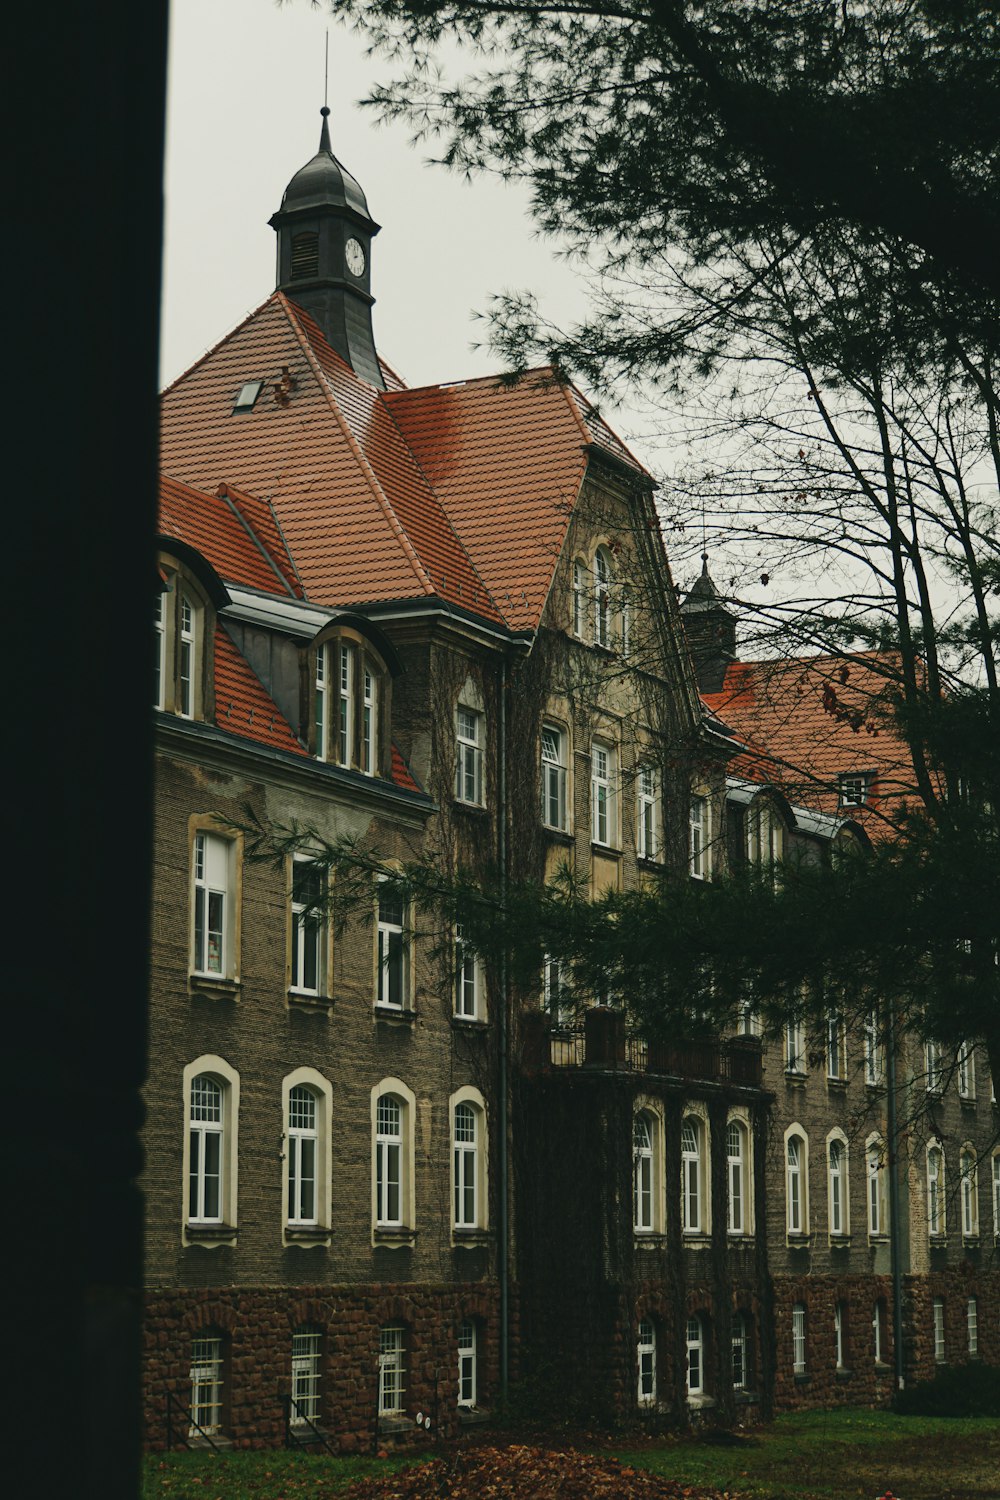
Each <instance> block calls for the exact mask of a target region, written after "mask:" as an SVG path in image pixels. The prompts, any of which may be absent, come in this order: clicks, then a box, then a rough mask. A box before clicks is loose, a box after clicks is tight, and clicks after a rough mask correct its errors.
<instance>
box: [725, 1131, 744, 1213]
mask: <svg viewBox="0 0 1000 1500" xmlns="http://www.w3.org/2000/svg"><path fill="white" fill-rule="evenodd" d="M726 1169H727V1181H728V1186H729V1210H728V1213H729V1223H728V1229H729V1233H730V1234H745V1233H746V1132H745V1130H744V1129H743V1126H742V1125H741V1124H740V1123H739V1121H738V1120H730V1122H729V1124H728V1126H727V1127H726Z"/></svg>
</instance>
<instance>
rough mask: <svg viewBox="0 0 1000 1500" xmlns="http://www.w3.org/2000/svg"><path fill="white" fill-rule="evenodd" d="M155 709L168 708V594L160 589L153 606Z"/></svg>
mask: <svg viewBox="0 0 1000 1500" xmlns="http://www.w3.org/2000/svg"><path fill="white" fill-rule="evenodd" d="M153 653H154V654H153V673H154V676H153V684H154V692H153V707H154V708H159V709H162V708H164V707H165V706H166V701H167V699H166V692H167V594H166V591H165V590H163V589H158V590H157V593H156V599H155V603H154V606H153Z"/></svg>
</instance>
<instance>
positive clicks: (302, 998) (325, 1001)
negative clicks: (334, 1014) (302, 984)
mask: <svg viewBox="0 0 1000 1500" xmlns="http://www.w3.org/2000/svg"><path fill="white" fill-rule="evenodd" d="M288 1004H289V1005H290V1006H293V1007H294V1008H295V1009H296V1010H332V1009H333V996H332V995H312V994H310V993H309V992H308V991H306V990H289V991H288Z"/></svg>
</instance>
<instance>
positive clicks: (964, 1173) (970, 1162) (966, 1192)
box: [958, 1145, 979, 1239]
mask: <svg viewBox="0 0 1000 1500" xmlns="http://www.w3.org/2000/svg"><path fill="white" fill-rule="evenodd" d="M958 1166H959V1171H960V1172H961V1189H962V1234H963V1235H964V1236H965V1238H966V1239H975V1238H977V1236H978V1234H979V1172H978V1163H977V1162H976V1153H975V1151H974V1149H973V1148H972V1146H968V1145H967V1146H963V1147H962V1151H961V1154H960V1156H959V1158H958Z"/></svg>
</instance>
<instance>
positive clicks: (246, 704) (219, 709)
mask: <svg viewBox="0 0 1000 1500" xmlns="http://www.w3.org/2000/svg"><path fill="white" fill-rule="evenodd" d="M215 722H216V724H217V725H218V727H219V728H220V729H228V730H229V732H230V734H238V735H239V736H240V737H241V739H245V740H254V741H256V743H257V744H259V745H269V746H270V748H271V749H272V750H288V751H291V753H292V754H293V755H305V753H306V752H305V750H304V748H303V747H302V745H301V744H300V743H299V741H298V739H297V738H296V736H295V735H294V734H293V733H292V726H291V725H290V724H289V722H288V720H287V719H286V718H285V717H284V715H283V714H282V712H281V710H280V709H279V708H278V706H277V704H276V703H275V702H274V700H273V699H272V698H271V697H269V695H268V693H267V690H266V689H265V687H264V684H263V683H262V682H261V680H260V678H259V677H258V676H257V674H256V672H254V670H253V668H252V667H251V666H250V664H249V662H247V661H246V660H245V658H244V657H243V656H241V655H240V653H239V651H238V650H237V649H236V646H235V644H234V643H233V641H232V639H231V638H230V636H229V633H228V632H227V631H226V630H225V628H224V627H223V626H222V625H219V624H217V625H216V627H215Z"/></svg>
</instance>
